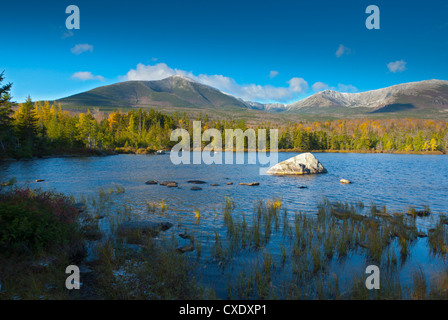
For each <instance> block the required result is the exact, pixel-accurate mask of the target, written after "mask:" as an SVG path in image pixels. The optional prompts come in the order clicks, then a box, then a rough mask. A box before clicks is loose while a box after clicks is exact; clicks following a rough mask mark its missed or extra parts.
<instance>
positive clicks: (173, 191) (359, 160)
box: [0, 152, 448, 213]
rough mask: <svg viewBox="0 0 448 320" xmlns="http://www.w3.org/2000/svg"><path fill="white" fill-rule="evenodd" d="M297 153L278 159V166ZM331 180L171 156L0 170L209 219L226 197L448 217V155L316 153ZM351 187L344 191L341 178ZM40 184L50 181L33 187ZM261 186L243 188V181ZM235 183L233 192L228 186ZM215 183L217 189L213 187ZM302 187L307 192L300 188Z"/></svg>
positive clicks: (62, 161) (47, 162)
mask: <svg viewBox="0 0 448 320" xmlns="http://www.w3.org/2000/svg"><path fill="white" fill-rule="evenodd" d="M294 155H296V154H295V153H286V152H285V153H279V161H283V160H286V159H288V158H290V157H292V156H294ZM315 156H316V158H317V159H318V160H319V161H320V162H321V163H322V164H323V165H324V167H325V168H327V170H328V173H327V174H320V175H305V176H284V177H277V176H268V175H259V165H249V164H244V165H237V164H233V165H224V164H223V165H216V164H214V165H205V164H200V165H193V164H191V165H183V164H181V165H177V166H176V165H173V164H172V163H171V161H170V158H169V155H154V156H146V155H117V156H108V157H86V158H50V159H39V160H33V161H17V162H9V163H3V164H0V169H1V173H0V179H2V180H7V179H9V178H12V177H15V178H17V182H18V184H19V185H23V184H31V185H33V186H36V187H40V188H44V189H56V190H57V191H59V192H63V193H67V194H72V195H74V196H75V197H78V196H80V195H82V194H84V195H88V194H93V193H96V192H98V190H99V189H101V188H110V187H113V186H114V185H119V186H123V187H124V188H125V189H126V193H125V194H126V196H125V197H124V199H125V201H127V202H129V203H131V204H133V205H136V206H137V207H138V205H139V204H142V203H145V202H146V201H159V200H165V201H167V202H168V204H169V205H170V206H171V207H173V208H177V209H179V210H188V211H189V210H192V209H199V210H201V211H205V212H209V211H213V210H214V209H217V208H219V207H220V206H221V205H222V202H223V199H224V197H225V196H230V197H232V198H233V199H234V200H235V202H236V203H241V204H243V203H245V204H248V205H249V207H250V205H251V204H252V203H253V202H254V201H255V200H256V199H258V198H261V199H266V198H274V197H281V198H282V200H283V203H284V206H286V207H287V208H288V209H290V210H301V211H305V212H312V211H313V210H315V208H316V202H317V201H320V200H321V199H322V198H323V197H326V198H328V199H329V200H330V201H349V202H353V201H363V202H365V204H366V205H368V204H370V203H371V202H375V203H376V204H377V205H380V206H382V205H386V206H387V208H388V209H390V210H399V211H400V210H401V211H403V210H406V209H407V208H408V207H409V206H415V207H416V208H422V207H423V206H424V205H428V206H430V208H431V210H432V211H434V212H445V213H446V212H447V208H446V207H447V204H448V201H447V195H448V156H445V155H443V156H441V155H402V154H356V153H315ZM342 178H344V179H348V180H350V181H352V182H353V183H352V184H349V185H343V184H340V183H339V180H340V179H342ZM36 179H44V180H45V181H44V182H41V183H35V182H34V180H36ZM152 179H156V180H158V181H159V182H161V181H165V180H174V181H176V182H178V184H179V187H181V189H178V188H166V187H163V186H158V185H145V181H148V180H152ZM191 179H198V180H204V181H206V182H207V184H204V185H200V187H202V188H203V190H201V191H191V190H190V187H191V186H193V185H192V184H188V183H187V180H191ZM254 181H256V182H259V183H260V185H259V186H252V187H249V186H240V185H238V184H239V183H240V182H254ZM228 182H233V185H227V184H226V183H228ZM211 183H216V184H219V186H210V184H211ZM301 186H304V187H306V188H300V187H301Z"/></svg>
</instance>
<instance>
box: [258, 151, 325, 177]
mask: <svg viewBox="0 0 448 320" xmlns="http://www.w3.org/2000/svg"><path fill="white" fill-rule="evenodd" d="M326 172H327V169H325V168H324V166H323V165H322V164H321V163H320V162H319V160H317V159H316V157H315V156H314V155H313V154H312V153H310V152H307V153H301V154H299V155H297V156H295V157H292V158H290V159H288V160H285V161H282V162H280V163H277V164H276V165H275V166H273V167H272V168H269V170H268V171H267V172H266V173H267V174H273V175H288V174H291V175H292V174H312V173H326Z"/></svg>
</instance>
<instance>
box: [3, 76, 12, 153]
mask: <svg viewBox="0 0 448 320" xmlns="http://www.w3.org/2000/svg"><path fill="white" fill-rule="evenodd" d="M3 80H4V72H2V73H0V150H1V151H2V152H5V151H6V149H7V147H8V146H9V145H10V144H11V133H12V128H13V119H12V117H11V115H12V114H13V110H12V108H11V96H10V91H11V87H12V83H7V84H5V85H2V82H3Z"/></svg>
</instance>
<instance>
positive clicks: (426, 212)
mask: <svg viewBox="0 0 448 320" xmlns="http://www.w3.org/2000/svg"><path fill="white" fill-rule="evenodd" d="M415 214H416V215H418V216H419V217H427V216H429V215H430V214H431V212H429V211H426V210H422V211H417V212H416V213H415Z"/></svg>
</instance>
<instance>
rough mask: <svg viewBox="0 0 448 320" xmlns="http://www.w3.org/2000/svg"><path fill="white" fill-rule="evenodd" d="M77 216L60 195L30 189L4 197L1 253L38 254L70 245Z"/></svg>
mask: <svg viewBox="0 0 448 320" xmlns="http://www.w3.org/2000/svg"><path fill="white" fill-rule="evenodd" d="M76 214H77V210H76V209H75V208H74V207H73V205H72V203H71V201H70V200H69V198H67V197H65V196H63V195H60V194H55V193H52V192H43V191H33V190H31V189H29V188H27V189H14V190H10V191H8V192H5V193H2V194H0V226H1V228H0V249H1V252H2V253H3V254H12V253H14V252H29V253H37V252H39V251H42V250H47V249H50V248H51V247H53V246H56V245H63V244H65V243H67V242H68V241H69V240H70V238H71V237H72V236H73V235H74V234H75V232H76V229H77V224H76V223H75V218H76Z"/></svg>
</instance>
